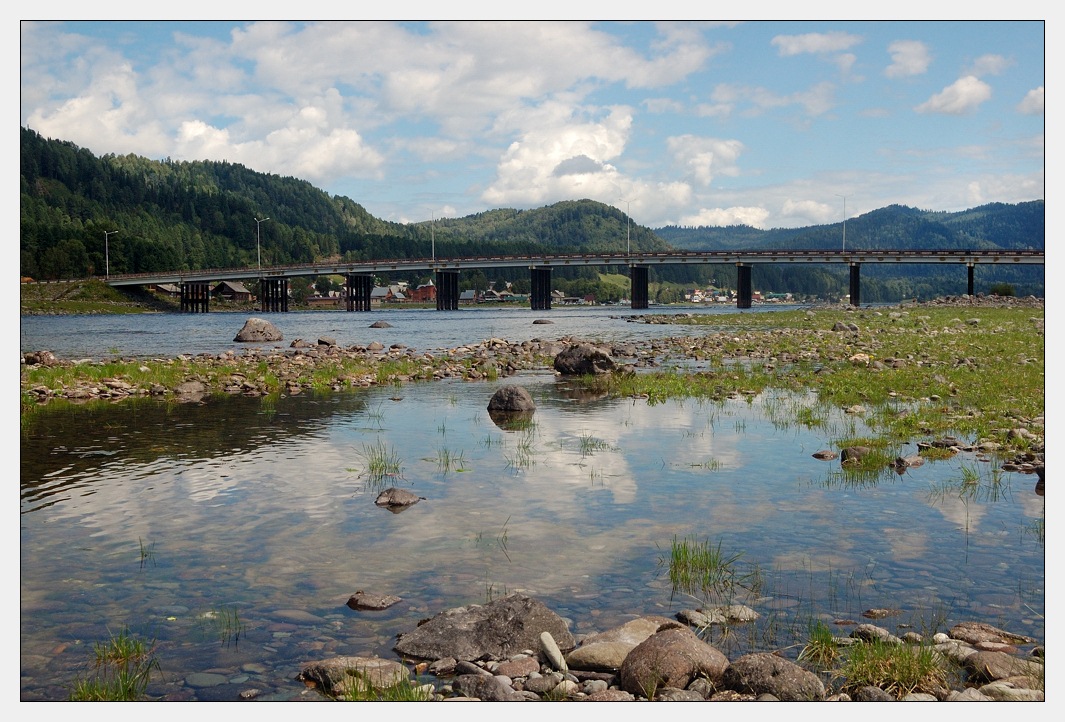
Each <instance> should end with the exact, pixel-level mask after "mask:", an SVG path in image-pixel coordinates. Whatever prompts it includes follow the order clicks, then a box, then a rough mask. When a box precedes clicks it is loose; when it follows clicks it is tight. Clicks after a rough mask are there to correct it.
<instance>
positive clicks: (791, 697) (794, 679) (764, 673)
mask: <svg viewBox="0 0 1065 722" xmlns="http://www.w3.org/2000/svg"><path fill="white" fill-rule="evenodd" d="M721 684H722V686H723V687H727V688H728V689H733V690H736V691H737V692H745V693H747V694H765V693H768V694H771V695H773V696H774V697H777V698H778V699H780V700H782V701H784V702H807V701H815V700H822V699H824V697H825V685H824V683H823V682H822V681H821V680H820V678H818V676H817V675H816V674H814V673H813V672H809V671H807V670H805V669H803V668H802V667H800V666H799V665H797V664H795V663H794V662H792V661H790V660H787V659H784V658H783V657H778V656H776V655H775V654H770V653H768V652H760V653H756V654H746V655H744V656H742V657H740V658H739V659H737V660H735V661H734V662H732V664H730V665H729V666H728V668H727V669H726V670H725V672H724V674H723V675H722V678H721Z"/></svg>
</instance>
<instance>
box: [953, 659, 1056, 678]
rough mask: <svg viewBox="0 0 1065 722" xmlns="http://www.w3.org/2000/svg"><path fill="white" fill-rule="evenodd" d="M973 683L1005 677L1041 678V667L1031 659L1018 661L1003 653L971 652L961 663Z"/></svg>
mask: <svg viewBox="0 0 1065 722" xmlns="http://www.w3.org/2000/svg"><path fill="white" fill-rule="evenodd" d="M962 665H963V666H964V667H965V669H966V670H967V671H968V672H969V678H970V679H971V680H975V681H983V682H994V681H995V680H999V679H1006V678H1007V677H1025V676H1034V677H1037V678H1042V676H1043V665H1042V664H1041V663H1040V662H1038V661H1035V660H1032V659H1020V658H1018V657H1014V656H1013V655H1012V654H1006V653H1005V652H979V651H978V652H973V653H972V654H970V655H969V656H968V657H966V658H965V660H964V661H963V662H962Z"/></svg>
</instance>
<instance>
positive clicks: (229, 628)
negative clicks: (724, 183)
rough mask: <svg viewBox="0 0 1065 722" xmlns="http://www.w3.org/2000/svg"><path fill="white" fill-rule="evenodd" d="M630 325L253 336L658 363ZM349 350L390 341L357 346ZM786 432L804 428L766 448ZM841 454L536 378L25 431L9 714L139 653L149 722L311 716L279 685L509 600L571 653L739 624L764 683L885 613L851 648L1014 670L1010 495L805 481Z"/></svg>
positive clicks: (129, 319) (82, 321)
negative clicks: (973, 654)
mask: <svg viewBox="0 0 1065 722" xmlns="http://www.w3.org/2000/svg"><path fill="white" fill-rule="evenodd" d="M660 310H667V309H652V311H653V312H658V311H660ZM771 310H772V309H771V308H763V309H759V310H755V311H746V313H752V312H754V313H760V312H771ZM668 311H669V312H677V313H687V312H704V313H737V312H738V311H736V310H735V309H731V308H713V309H706V310H699V311H693V309H690V308H683V309H668ZM634 314H635V312H633V311H631V310H630V309H625V308H614V309H606V308H555V309H552V310H550V311H540V312H531V311H529V310H528V309H524V310H516V309H515V310H512V309H476V310H474V309H467V310H460V311H452V312H437V311H432V310H426V311H421V310H418V311H415V310H395V311H393V310H388V311H381V312H371V313H369V314H365V313H362V314H358V313H356V314H351V313H344V312H297V313H289V314H271V315H270V316H269V319H270V320H271V321H273V322H274V323H275V324H276V325H277V326H278V327H279V328H280V329H281V330H282V332H283V334H284V335H285V342H284V345H287V343H288V342H289V341H290V340H291V339H293V338H297V337H299V338H305V339H308V340H316V339H317V338H318V337H319V336H322V335H328V336H332V337H334V338H336V339H337V341H338V342H339V343H340V344H341V345H352V344H365V343H369V342H370V341H375V340H376V341H380V342H381V343H384V344H386V345H390V344H392V343H402V344H404V345H407V346H411V347H416V348H418V349H419V350H431V349H434V348H445V347H454V346H458V345H461V344H463V343H465V342H469V341H477V340H481V339H484V338H492V337H501V338H506V339H507V340H509V341H521V340H524V339H530V338H534V337H540V338H544V339H549V338H557V337H561V336H565V335H575V336H580V337H582V338H600V339H603V340H622V339H627V340H637V341H638V340H646V339H649V338H653V337H656V336H666V335H671V333H672V334H673V335H679V334H677V330H678V329H677V328H676V327H669V326H664V325H649V324H636V323H629V322H627V320H626V318H627V317H629V316H632V315H634ZM248 315H249V314H230V313H216V312H211V313H209V314H196V315H140V316H122V317H118V316H107V317H104V316H95V317H28V318H23V319H22V328H21V345H22V350H23V351H27V350H38V349H45V348H47V349H49V350H52V351H53V352H54V353H56V354H57V355H58V356H60V357H61V358H82V357H99V356H108V355H116V354H120V355H123V356H135V357H137V356H143V357H155V356H173V355H176V354H178V353H202V352H208V353H220V352H222V351H225V350H227V349H238V350H239V349H240V348H241V347H242V346H241V345H240V344H235V343H233V341H232V338H233V336H234V335H235V334H236V332H237V331H238V330H239V328H240V327H241V325H242V324H243V321H244V320H245V319H246V317H247V316H248ZM536 319H549V320H551V321H552V323H551V324H533V323H532V321H533V320H536ZM376 320H384V321H387V322H388V323H389V324H391V327H390V328H384V329H371V328H368V327H369V324H371V323H373V322H374V321H376ZM502 383H518V384H521V385H523V386H525V387H526V388H527V389H528V390H529V391H530V393H531V394H532V395H533V397H534V399H535V401H536V404H537V407H538V408H537V411H536V413H535V414H534V416H533V420H532V422H531V423H530V424H528V425H525V426H522V427H520V428H516V429H506V428H501V427H499V426H497V425H496V424H495V423H493V422H492V420H491V418H490V417H489V416H488V414H487V411H486V405H487V402H488V399H489V398H490V397H491V395H492V393H493V391H494V389H495V388H496V387H497V386H498V385H500V384H502ZM811 404H813V405H814V407H815V408H818V411H819V414H820V415H821V416H822V417H823V419H824V423H823V424H821V425H816V426H812V427H811V426H809V425H806V424H801V423H798V422H797V421H796V418H797V414H796V410H797V409H798V408H800V407H803V406H809V405H811ZM861 431H862V426H861V423H860V421H858V420H856V419H855V418H853V417H852V416H849V415H845V414H843V413H842V412H840V411H839V410H836V409H829V408H822V407H818V406H817V404H816V401H815V400H814V399H811V398H808V397H805V396H801V397H799V396H794V395H792V394H789V393H766V394H762V395H760V396H757V397H754V398H751V399H739V400H728V401H723V402H714V403H710V402H695V401H678V402H670V403H661V404H648V403H647V402H646V401H645V400H641V399H606V398H597V397H590V396H588V395H587V394H585V393H583V392H581V391H580V390H579V389H576V388H573V387H572V386H571V385H570V384H568V383H566V382H564V381H560V380H557V379H556V378H555V377H554V375H553V374H552V373H550V372H547V371H544V372H531V373H526V374H523V375H520V376H517V377H511V378H509V379H506V380H505V381H504V380H500V381H493V382H466V381H441V382H432V383H415V384H408V385H405V386H395V387H378V388H370V389H365V390H359V391H350V392H343V393H330V394H310V393H304V394H298V395H295V396H283V397H281V398H277V399H270V400H265V399H258V398H245V397H238V398H229V399H222V400H210V401H208V402H206V403H203V404H193V405H180V404H166V403H160V402H156V401H152V400H140V401H125V402H122V403H117V404H109V405H108V404H102V405H92V406H83V407H78V406H75V407H66V408H62V407H59V406H55V407H54V408H53V407H52V406H48V407H45V408H43V409H41V410H40V411H39V412H38V413H36V414H34V415H32V418H31V419H29V420H25V421H24V422H23V424H22V428H21V446H20V612H21V614H20V662H21V672H22V674H21V683H20V696H21V699H23V700H61V699H66V698H67V697H68V696H69V694H70V690H71V688H72V686H73V684H74V683H75V682H76V681H77V680H78V679H84V678H87V677H88V676H90V675H91V674H92V662H93V645H94V644H96V643H100V642H104V641H106V640H107V639H108V638H109V636H110V635H113V634H118V633H122V632H123V631H125V630H128V633H129V634H132V635H135V636H137V637H139V638H142V639H146V640H154V641H155V643H156V657H157V660H158V662H159V671H158V674H156V675H155V677H154V679H153V682H152V683H151V685H150V687H149V690H148V695H149V696H151V697H153V698H159V699H168V700H202V701H215V700H227V699H236V698H237V695H238V694H239V692H241V691H243V690H247V689H257V690H260V693H259V697H258V698H259V699H263V700H293V699H302V698H306V697H307V695H308V694H311V695H312V696H313V695H314V693H313V692H312V693H308V692H307V690H305V688H304V687H303V685H302V684H301V683H299V682H297V681H296V679H295V677H296V675H297V674H298V673H299V671H300V669H301V665H302V664H304V663H306V662H308V661H311V660H315V659H322V658H325V657H330V656H335V655H377V656H383V657H394V653H392V652H391V648H392V645H393V644H394V643H395V637H396V635H397V634H400V633H403V632H405V631H409V630H411V629H413V628H414V626H416V625H417V623H418V622H419V620H421V619H424V618H426V617H429V616H432V615H433V614H436V613H437V612H440V611H443V610H444V609H447V608H449V607H452V606H459V605H464V604H471V603H484V602H486V601H488V600H490V599H493V598H498V597H500V596H502V595H504V594H506V593H508V592H513V591H521V592H524V593H526V594H529V595H531V596H535V597H537V598H538V599H540V600H541V601H543V602H544V603H545V604H547V606H549V607H550V608H551V609H553V610H555V611H556V612H558V613H559V614H560V615H562V616H563V617H564V618H566V619H567V620H569V621H570V624H571V627H572V629H573V631H574V632H575V633H577V634H583V633H590V632H596V631H603V630H605V629H607V628H609V627H611V626H614V625H616V624H620V623H622V622H624V621H626V620H628V619H630V618H631V616H632V615H637V614H660V615H665V616H672V615H673V614H675V613H676V612H677V611H678V610H680V609H684V608H694V607H698V606H704V605H705V604H707V603H711V602H722V601H737V602H742V603H745V604H748V605H749V606H751V607H752V608H753V609H755V610H756V611H757V612H759V614H760V615H761V618H760V620H759V621H758V622H756V623H754V624H748V625H736V626H734V627H733V628H731V629H728V630H724V629H721V628H712V629H710V630H708V635H709V636H708V639H709V641H711V642H712V643H714V644H715V645H717V646H719V648H720V649H722V651H725V652H726V654H728V656H729V657H730V658H734V657H735V656H737V655H738V654H741V653H743V652H745V651H751V650H765V649H784V648H788V647H791V651H790V652H789V654H791V655H794V653H795V648H794V646H793V645H795V644H798V643H799V642H801V640H803V639H805V638H806V635H807V634H808V633H809V628H810V624H811V623H812V622H813V621H815V620H821V621H824V622H825V623H827V624H829V625H835V623H836V622H839V621H842V620H846V621H848V622H852V623H854V622H866V621H870V620H868V619H865V618H864V617H863V616H862V613H863V611H865V610H868V609H871V608H884V609H893V610H896V612H895V614H893V615H892V616H891V617H890V618H887V619H881V620H877V621H876V623H878V624H881V625H883V626H887V627H888V628H890V629H891V630H892V631H895V632H896V633H901V632H902V631H905V630H907V629H914V630H916V631H930V630H931V631H938V630H943V629H945V628H947V627H949V626H950V625H952V624H954V623H957V622H960V621H984V622H988V623H992V624H996V625H997V626H1001V627H1003V628H1006V629H1009V630H1011V631H1014V632H1017V633H1021V634H1027V635H1030V636H1033V637H1036V638H1037V639H1040V640H1042V639H1043V636H1044V631H1045V630H1044V613H1045V599H1044V598H1045V594H1044V585H1045V567H1044V551H1045V549H1044V537H1043V519H1044V504H1043V501H1044V500H1043V497H1042V496H1041V495H1039V494H1037V493H1036V492H1035V478H1034V477H1032V476H1027V475H1024V474H1020V473H1010V472H1001V471H998V470H997V469H996V467H997V465H996V464H995V463H994V461H993V460H986V459H981V458H979V457H977V456H975V455H972V454H959V455H958V456H955V457H953V458H951V459H947V460H943V461H934V462H929V463H926V464H924V465H923V466H920V467H916V468H911V469H908V470H907V471H906V472H905V473H904V474H902V475H898V474H896V473H895V472H893V471H890V470H885V473H882V474H876V475H873V476H871V477H870V476H868V475H865V476H861V475H854V474H852V473H847V472H844V471H843V470H842V469H841V468H840V466H839V463H838V461H837V462H825V461H819V460H817V459H815V458H813V456H812V454H813V453H814V452H815V451H817V450H819V449H823V448H833V446H834V444H835V440H836V439H838V438H843V437H846V436H852V435H855V434H859V433H861ZM899 451H900V453H902V454H909V453H915V451H916V450H915V447H913V446H912V444H911V445H906V446H905V447H904V448H901V449H900V450H899ZM390 486H396V487H399V488H403V489H406V490H409V491H412V492H414V493H415V494H417V495H418V496H421V497H424V499H423V500H422V501H420V502H419V503H417V504H415V505H414V506H412V507H410V508H408V509H406V510H404V511H402V512H401V513H392V512H390V511H388V510H386V509H383V508H380V507H377V506H376V505H375V504H374V500H375V498H376V495H377V493H379V492H380V491H381V490H382V489H384V488H387V487H390ZM677 541H681V542H683V541H690V542H693V543H699V544H708V545H709V546H712V547H717V548H719V549H720V551H721V552H722V553H723V554H724V555H725V556H726V557H727V558H731V559H733V563H732V565H731V569H732V570H733V571H734V573H735V576H734V583H733V584H731V585H730V586H728V587H727V588H725V589H719V590H717V591H716V592H707V591H698V590H696V591H695V592H694V593H684V592H682V591H678V590H675V589H674V588H673V586H672V585H671V583H670V579H669V573H668V560H669V555H670V549H671V545H672V544H673V543H675V542H677ZM360 590H364V591H373V592H378V593H382V594H391V595H396V596H399V597H401V598H402V601H401V602H400V603H399V604H397V605H395V606H393V607H391V608H389V609H387V610H385V611H381V612H366V611H353V610H352V609H349V608H348V607H347V606H346V602H347V600H348V598H349V597H350V596H351V595H352V594H354V593H355V592H357V591H360ZM832 628H833V630H834V631H835V633H837V634H840V635H845V634H847V633H849V629H850V628H849V627H848V626H847V625H846V624H839V625H835V626H833V627H832Z"/></svg>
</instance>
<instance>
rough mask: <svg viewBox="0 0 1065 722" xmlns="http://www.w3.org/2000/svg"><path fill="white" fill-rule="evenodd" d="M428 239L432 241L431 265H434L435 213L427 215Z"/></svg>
mask: <svg viewBox="0 0 1065 722" xmlns="http://www.w3.org/2000/svg"><path fill="white" fill-rule="evenodd" d="M429 217H430V219H431V220H430V221H429V237H430V238H431V239H432V241H433V265H434V266H435V265H436V212H435V211H434V212H433V213H430V214H429Z"/></svg>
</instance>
